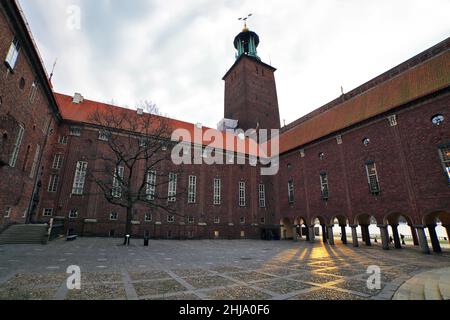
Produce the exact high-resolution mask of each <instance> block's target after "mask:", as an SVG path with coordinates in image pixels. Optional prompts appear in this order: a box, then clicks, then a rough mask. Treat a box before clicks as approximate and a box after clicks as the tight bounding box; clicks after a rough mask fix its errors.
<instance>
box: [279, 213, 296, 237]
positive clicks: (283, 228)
mask: <svg viewBox="0 0 450 320" xmlns="http://www.w3.org/2000/svg"><path fill="white" fill-rule="evenodd" d="M293 228H294V227H293V224H292V220H291V219H289V218H284V219H283V220H281V222H280V237H281V240H292V239H293V238H294V232H293Z"/></svg>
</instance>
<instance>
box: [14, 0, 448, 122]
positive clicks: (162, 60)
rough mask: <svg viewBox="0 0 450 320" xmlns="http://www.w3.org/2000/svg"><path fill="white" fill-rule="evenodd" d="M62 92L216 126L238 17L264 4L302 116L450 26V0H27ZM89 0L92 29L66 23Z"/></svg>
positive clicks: (261, 26)
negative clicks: (141, 105) (149, 106)
mask: <svg viewBox="0 0 450 320" xmlns="http://www.w3.org/2000/svg"><path fill="white" fill-rule="evenodd" d="M20 2H21V4H22V6H23V8H24V11H25V13H26V16H27V19H28V20H29V22H30V25H31V27H32V30H33V33H34V35H35V37H36V39H37V42H38V46H39V48H40V51H41V53H42V55H43V57H44V60H45V63H46V66H47V67H48V68H50V67H51V65H52V64H53V61H54V59H55V58H56V57H57V58H58V66H57V70H56V73H55V77H54V86H55V89H56V90H57V91H61V92H64V93H68V94H72V93H73V92H75V91H78V92H81V93H83V95H84V96H85V97H87V98H89V99H94V100H99V101H110V100H112V99H114V100H115V101H116V102H118V103H120V104H122V105H128V106H134V105H136V104H137V103H138V102H139V101H142V100H152V101H153V102H155V103H157V105H158V106H159V108H160V109H161V110H162V111H163V112H164V113H166V114H168V115H170V116H173V117H175V118H179V119H183V120H186V121H191V122H202V123H204V124H205V125H209V126H213V127H214V126H215V125H216V123H217V122H218V121H219V120H220V119H221V118H222V116H223V83H222V81H221V78H222V76H223V75H224V74H225V72H226V70H227V68H229V67H231V65H232V64H233V62H234V48H233V44H232V42H233V39H234V37H235V35H236V34H237V33H238V32H239V31H240V29H241V27H242V26H241V25H240V24H239V23H238V21H237V17H239V16H242V15H245V14H247V13H250V12H252V13H254V17H253V18H252V21H250V23H249V24H250V27H251V29H253V30H255V31H256V32H257V33H258V34H259V35H260V37H261V45H260V47H259V54H260V56H261V57H262V59H263V61H265V62H267V63H270V62H272V65H273V66H275V67H276V68H278V71H277V74H276V78H277V87H278V95H279V102H280V110H281V116H282V119H286V121H287V122H288V123H289V122H292V121H294V120H296V119H297V118H299V117H300V116H302V115H304V114H306V113H308V112H309V111H312V110H314V109H316V108H318V107H320V106H321V105H323V104H325V103H327V102H329V101H330V100H333V99H334V98H336V97H337V96H338V95H339V94H340V87H341V85H342V86H343V87H344V89H345V91H350V90H351V89H353V88H354V87H356V86H358V85H360V84H362V83H364V82H366V81H368V80H370V79H371V78H373V77H375V76H377V75H378V74H380V73H382V72H384V71H386V70H388V69H389V68H391V67H393V66H395V65H397V64H399V63H401V62H403V61H404V60H406V59H408V58H410V57H412V56H414V55H415V54H417V53H419V52H421V51H423V50H425V49H427V48H428V47H430V46H432V45H434V44H436V43H437V42H439V41H441V40H444V39H445V38H446V37H448V35H449V34H450V25H449V23H448V17H447V13H448V12H450V2H449V1H447V0H435V1H421V0H413V1H407V0H397V1H387V0H379V1H361V0H329V1H314V0H302V1H298V0H292V1H288V0H285V1H270V2H269V1H257V0H247V1H238V0H228V1H226V0H223V1H218V0H215V1H207V0H190V1H181V0H164V1H163V0H155V1H146V0H133V1H123V0H97V1H90V0H21V1H20ZM72 4H75V5H79V6H80V8H81V13H82V19H81V30H80V31H73V30H69V29H68V28H66V20H67V13H66V10H67V7H68V6H70V5H72Z"/></svg>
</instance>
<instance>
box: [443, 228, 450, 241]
mask: <svg viewBox="0 0 450 320" xmlns="http://www.w3.org/2000/svg"><path fill="white" fill-rule="evenodd" d="M443 227H444V228H445V230H446V231H447V240H448V243H450V225H445V226H443Z"/></svg>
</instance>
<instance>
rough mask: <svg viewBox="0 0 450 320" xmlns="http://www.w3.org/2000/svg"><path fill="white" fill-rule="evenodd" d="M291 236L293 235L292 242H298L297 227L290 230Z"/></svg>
mask: <svg viewBox="0 0 450 320" xmlns="http://www.w3.org/2000/svg"><path fill="white" fill-rule="evenodd" d="M292 235H293V238H294V239H293V240H294V242H297V241H298V233H297V226H294V227H293V228H292Z"/></svg>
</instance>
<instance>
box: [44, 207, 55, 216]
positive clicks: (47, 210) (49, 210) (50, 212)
mask: <svg viewBox="0 0 450 320" xmlns="http://www.w3.org/2000/svg"><path fill="white" fill-rule="evenodd" d="M42 216H43V217H51V216H53V209H52V208H45V209H44V210H42Z"/></svg>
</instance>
